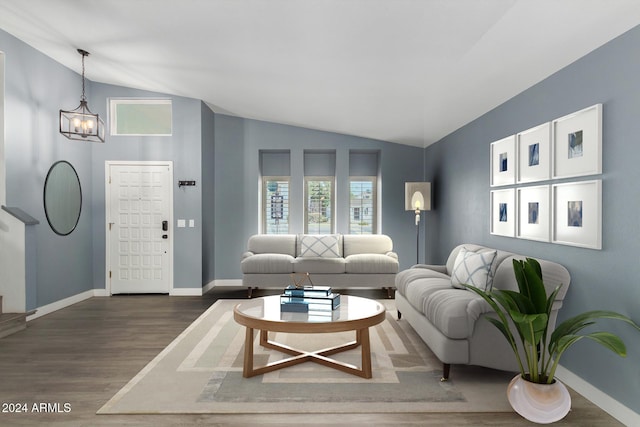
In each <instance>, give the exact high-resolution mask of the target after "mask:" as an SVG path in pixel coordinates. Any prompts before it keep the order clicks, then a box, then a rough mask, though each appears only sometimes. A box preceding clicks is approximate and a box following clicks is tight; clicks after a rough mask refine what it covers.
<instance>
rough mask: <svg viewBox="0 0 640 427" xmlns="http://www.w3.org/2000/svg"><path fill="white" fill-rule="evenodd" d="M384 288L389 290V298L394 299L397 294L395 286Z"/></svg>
mask: <svg viewBox="0 0 640 427" xmlns="http://www.w3.org/2000/svg"><path fill="white" fill-rule="evenodd" d="M383 289H386V290H387V298H388V299H393V297H394V296H395V292H394V288H392V287H388V288H383Z"/></svg>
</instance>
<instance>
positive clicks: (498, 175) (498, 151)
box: [490, 135, 517, 187]
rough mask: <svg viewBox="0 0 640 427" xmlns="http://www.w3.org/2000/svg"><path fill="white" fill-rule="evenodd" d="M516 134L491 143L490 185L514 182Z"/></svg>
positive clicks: (495, 185)
mask: <svg viewBox="0 0 640 427" xmlns="http://www.w3.org/2000/svg"><path fill="white" fill-rule="evenodd" d="M516 165H517V161H516V136H515V135H511V136H508V137H506V138H503V139H501V140H499V141H495V142H492V143H491V178H490V185H491V187H498V186H501V185H511V184H515V183H516Z"/></svg>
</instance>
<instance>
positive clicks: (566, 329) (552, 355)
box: [465, 258, 640, 384]
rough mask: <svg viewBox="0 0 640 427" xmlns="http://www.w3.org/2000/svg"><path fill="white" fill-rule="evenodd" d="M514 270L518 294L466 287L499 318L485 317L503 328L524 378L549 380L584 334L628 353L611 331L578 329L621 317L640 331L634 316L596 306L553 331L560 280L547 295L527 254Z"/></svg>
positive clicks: (537, 268)
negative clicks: (552, 320) (482, 299)
mask: <svg viewBox="0 0 640 427" xmlns="http://www.w3.org/2000/svg"><path fill="white" fill-rule="evenodd" d="M513 270H514V272H515V276H516V281H517V282H518V289H519V292H516V291H511V290H502V289H496V290H494V291H491V292H486V291H483V290H480V289H478V288H476V287H473V286H470V285H465V286H466V287H467V288H468V289H470V290H471V291H473V292H475V293H477V294H478V295H480V296H481V297H482V298H484V300H485V301H487V302H488V303H489V305H491V308H493V310H495V312H496V314H497V315H498V317H497V318H495V317H489V316H487V317H486V319H487V320H489V321H490V322H491V323H492V324H493V325H494V326H495V327H497V328H498V329H499V330H500V332H501V333H502V335H504V336H505V338H506V339H507V341H508V342H509V344H510V345H511V348H512V349H513V352H514V354H515V356H516V359H517V361H518V365H519V367H520V373H521V375H522V376H523V378H525V379H527V380H529V381H531V382H534V383H542V384H544V383H547V384H551V383H552V382H553V380H554V376H555V372H556V368H557V367H558V363H559V361H560V357H561V356H562V355H563V354H564V352H565V351H567V349H568V348H569V347H571V345H573V344H575V343H576V342H578V341H580V340H581V339H583V338H588V339H590V340H592V341H595V342H597V343H599V344H602V345H603V346H604V347H606V348H608V349H609V350H611V351H613V352H614V353H616V354H617V355H619V356H622V357H626V356H627V349H626V347H625V345H624V342H623V341H622V339H620V337H618V336H617V335H615V334H612V333H610V332H591V333H585V334H579V332H581V331H582V330H583V329H584V328H586V327H587V326H590V325H593V324H595V323H596V320H598V319H616V320H621V321H623V322H626V323H629V324H630V325H632V326H633V327H635V328H636V329H638V330H640V326H638V325H637V324H636V323H634V322H633V320H631V319H630V318H629V317H627V316H623V315H622V314H618V313H615V312H613V311H606V310H594V311H588V312H586V313H582V314H579V315H577V316H575V317H572V318H570V319H567V320H565V321H564V322H562V323H561V324H560V325H558V326H557V327H556V328H555V330H554V331H553V332H551V331H549V317H550V315H551V308H552V306H553V302H554V301H555V299H556V295H557V294H558V291H559V290H560V287H561V286H562V284H560V285H558V286H557V287H556V288H555V289H554V291H553V292H552V293H551V295H549V296H548V297H547V292H546V289H545V287H544V283H543V280H542V269H541V268H540V263H538V261H536V260H535V259H532V258H527V259H526V261H522V260H513ZM511 323H512V324H513V325H515V329H516V331H517V335H518V337H519V341H520V344H521V347H522V349H523V350H524V351H523V353H524V360H523V358H522V356H521V354H520V352H519V349H518V344H517V341H516V337H515V336H514V334H513V333H512V332H511V328H510V324H511ZM549 333H551V335H550V336H549V335H548V334H549Z"/></svg>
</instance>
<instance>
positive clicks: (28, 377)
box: [0, 290, 620, 426]
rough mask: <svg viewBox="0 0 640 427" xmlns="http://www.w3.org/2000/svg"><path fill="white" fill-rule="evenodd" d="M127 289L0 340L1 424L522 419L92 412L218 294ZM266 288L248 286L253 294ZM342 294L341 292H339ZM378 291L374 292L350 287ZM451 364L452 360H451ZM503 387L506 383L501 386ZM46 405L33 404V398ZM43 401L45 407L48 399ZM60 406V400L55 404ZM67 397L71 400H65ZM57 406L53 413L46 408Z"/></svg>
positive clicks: (501, 421)
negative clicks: (14, 409)
mask: <svg viewBox="0 0 640 427" xmlns="http://www.w3.org/2000/svg"><path fill="white" fill-rule="evenodd" d="M246 293H247V292H246V290H238V291H224V292H221V291H217V290H214V291H213V292H210V293H209V294H207V295H205V296H203V297H169V296H166V295H147V296H142V295H128V296H114V297H110V298H105V297H103V298H91V299H89V300H86V301H83V302H81V303H78V304H75V305H73V306H71V307H68V308H65V309H63V310H59V311H57V312H55V313H51V314H49V315H47V316H43V317H41V318H38V319H36V320H33V321H31V322H29V323H28V327H27V329H26V330H24V331H21V332H18V333H16V334H14V335H11V336H8V337H5V338H2V339H0V403H1V404H2V405H3V407H2V408H0V410H5V409H10V408H8V405H10V404H26V405H27V407H28V408H27V409H28V410H27V412H26V413H24V412H23V413H6V412H0V425H2V426H31V425H39V424H46V425H54V426H110V425H131V426H165V425H171V426H174V425H185V426H188V425H211V426H223V425H234V426H255V425H274V426H275V425H316V426H326V425H333V426H354V425H363V426H373V425H376V426H386V425H413V426H442V425H448V426H528V425H531V423H529V422H527V421H526V420H524V419H522V418H520V416H518V415H517V414H515V413H484V414H477V413H469V414H464V413H446V414H417V413H405V414H325V415H322V416H321V417H318V416H310V415H304V414H275V415H257V414H253V415H252V414H239V415H96V411H97V410H98V409H100V407H102V405H103V404H104V403H106V402H107V401H108V400H109V399H110V398H111V397H112V396H113V395H114V394H115V393H116V392H117V391H118V390H120V389H121V388H122V387H123V386H124V385H125V384H126V383H127V382H128V381H129V380H130V379H131V378H132V377H133V376H135V375H136V374H137V373H138V372H139V371H140V370H141V369H142V368H143V367H144V366H145V365H146V364H147V363H148V362H149V361H150V360H151V359H153V358H154V357H155V356H156V355H157V354H158V353H159V352H160V351H161V350H162V349H164V348H165V347H166V346H167V345H168V344H169V343H170V342H171V341H172V340H173V339H174V338H175V337H176V336H177V335H178V334H180V332H182V331H183V330H184V329H185V328H186V327H187V326H188V325H189V324H190V323H191V322H193V321H194V320H195V319H196V318H197V317H198V316H199V315H200V314H201V313H202V312H203V311H204V310H206V309H207V308H208V307H209V306H210V305H211V304H213V303H214V302H215V301H216V300H217V299H218V298H238V299H240V298H245V297H246ZM266 293H267V292H265V291H261V290H258V291H254V296H260V295H264V294H266ZM344 293H346V292H344ZM351 293H356V294H357V295H361V296H367V297H373V298H383V297H384V295H382V294H381V293H380V291H358V292H351ZM454 372H455V367H454ZM505 387H506V385H505ZM574 396H575V397H574V404H573V410H572V412H571V413H570V414H569V415H568V416H567V417H566V418H565V419H564V420H562V421H561V422H559V423H558V424H557V425H575V426H578V425H579V426H615V425H620V423H618V422H617V421H616V420H615V419H614V418H612V417H610V416H609V415H608V414H606V413H605V412H604V411H602V410H600V409H599V408H598V407H596V406H595V405H593V404H591V403H589V402H588V401H587V400H586V399H584V398H582V397H580V396H577V395H575V394H574ZM40 403H44V404H45V407H44V408H42V409H45V411H43V412H35V411H34V410H33V409H34V408H33V405H34V404H36V405H37V406H36V408H40V406H39V404H40ZM46 404H49V407H48V408H47V407H46ZM56 404H57V405H58V406H56ZM65 404H67V406H65ZM51 411H54V412H51Z"/></svg>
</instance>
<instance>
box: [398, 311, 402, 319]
mask: <svg viewBox="0 0 640 427" xmlns="http://www.w3.org/2000/svg"><path fill="white" fill-rule="evenodd" d="M400 319H402V313H400V310H398V320H400Z"/></svg>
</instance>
